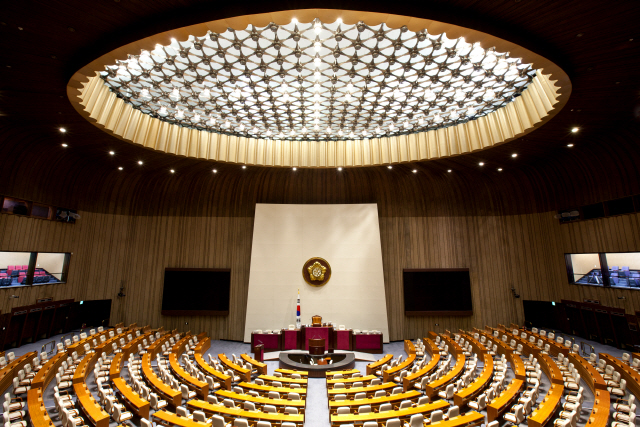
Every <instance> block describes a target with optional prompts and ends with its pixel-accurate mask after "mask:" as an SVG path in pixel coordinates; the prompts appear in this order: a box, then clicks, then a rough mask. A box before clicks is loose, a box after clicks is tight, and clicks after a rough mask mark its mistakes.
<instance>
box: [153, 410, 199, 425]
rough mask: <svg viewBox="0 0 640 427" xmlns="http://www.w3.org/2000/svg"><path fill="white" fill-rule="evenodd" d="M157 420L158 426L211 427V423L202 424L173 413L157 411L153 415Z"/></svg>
mask: <svg viewBox="0 0 640 427" xmlns="http://www.w3.org/2000/svg"><path fill="white" fill-rule="evenodd" d="M152 417H153V418H155V419H156V420H157V423H158V424H162V425H164V426H167V427H173V426H180V427H211V423H201V422H199V421H193V420H192V419H190V418H185V417H181V416H180V415H176V414H174V413H172V412H167V411H164V410H162V411H156V412H154V413H153V415H152Z"/></svg>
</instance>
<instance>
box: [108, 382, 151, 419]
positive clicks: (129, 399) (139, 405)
mask: <svg viewBox="0 0 640 427" xmlns="http://www.w3.org/2000/svg"><path fill="white" fill-rule="evenodd" d="M113 385H114V387H115V388H116V390H117V391H118V392H119V393H120V395H121V396H122V398H123V400H124V403H125V406H126V407H127V408H128V409H129V410H130V411H131V412H133V413H134V414H136V415H137V416H139V417H142V418H146V419H149V402H147V401H146V400H144V399H143V398H142V397H140V395H139V394H138V393H136V392H135V391H133V389H132V388H131V387H129V385H128V384H127V383H126V381H125V380H124V379H122V378H114V379H113Z"/></svg>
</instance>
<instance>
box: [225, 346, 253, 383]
mask: <svg viewBox="0 0 640 427" xmlns="http://www.w3.org/2000/svg"><path fill="white" fill-rule="evenodd" d="M218 359H219V360H220V363H222V364H223V365H224V366H226V367H227V368H229V369H231V370H232V371H233V372H235V373H236V374H237V375H238V376H239V377H240V380H241V381H246V382H250V381H251V371H250V370H248V369H245V368H242V367H240V366H238V365H236V364H235V363H233V362H232V361H231V360H229V358H228V357H227V355H226V354H224V353H219V354H218Z"/></svg>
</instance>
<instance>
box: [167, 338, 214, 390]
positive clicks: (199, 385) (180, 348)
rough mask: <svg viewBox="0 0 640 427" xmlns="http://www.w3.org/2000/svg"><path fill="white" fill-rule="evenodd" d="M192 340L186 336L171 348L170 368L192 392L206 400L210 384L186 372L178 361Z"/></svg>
mask: <svg viewBox="0 0 640 427" xmlns="http://www.w3.org/2000/svg"><path fill="white" fill-rule="evenodd" d="M190 338H191V337H190V336H189V335H186V336H185V337H184V338H182V339H181V340H180V341H178V342H177V343H176V344H175V345H174V346H173V347H172V348H171V354H169V366H171V370H172V371H173V373H174V374H175V375H176V378H177V379H178V381H180V382H181V383H183V384H186V386H187V387H189V388H190V389H191V390H194V391H195V392H196V394H198V396H200V397H202V398H206V397H207V396H208V395H209V383H207V382H204V381H200V380H199V379H198V378H196V377H194V376H193V375H191V374H190V373H188V372H187V371H185V370H184V368H183V367H182V366H181V365H180V362H179V361H178V357H180V355H181V354H182V353H184V349H185V347H186V345H187V344H188V342H189V339H190ZM194 354H195V352H194Z"/></svg>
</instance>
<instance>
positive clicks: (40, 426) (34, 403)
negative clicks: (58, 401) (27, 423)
mask: <svg viewBox="0 0 640 427" xmlns="http://www.w3.org/2000/svg"><path fill="white" fill-rule="evenodd" d="M27 409H28V410H29V418H30V419H31V424H32V425H33V427H53V421H51V418H49V413H48V412H47V410H46V409H45V407H44V401H43V400H42V388H40V387H38V388H32V389H31V390H29V391H28V392H27Z"/></svg>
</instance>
